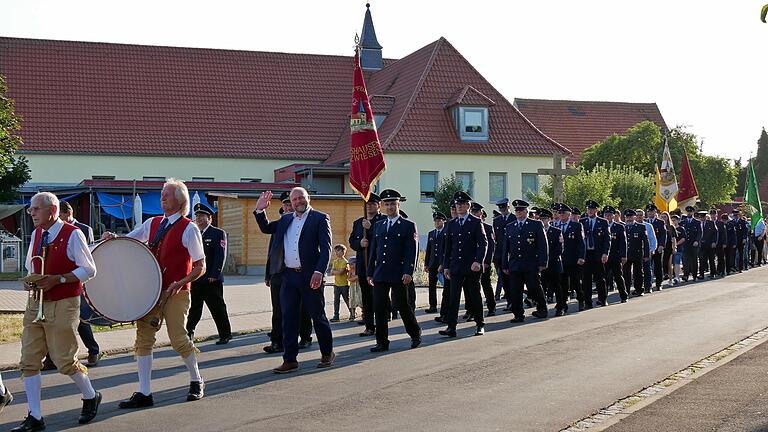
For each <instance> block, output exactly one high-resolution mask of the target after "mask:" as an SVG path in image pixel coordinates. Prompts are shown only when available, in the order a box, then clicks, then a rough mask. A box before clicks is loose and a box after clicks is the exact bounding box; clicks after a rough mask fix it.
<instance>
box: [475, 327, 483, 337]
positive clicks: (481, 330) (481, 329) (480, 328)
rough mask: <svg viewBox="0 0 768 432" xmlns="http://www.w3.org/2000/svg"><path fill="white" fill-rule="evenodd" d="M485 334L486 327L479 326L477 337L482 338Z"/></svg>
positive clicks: (476, 332) (476, 331)
mask: <svg viewBox="0 0 768 432" xmlns="http://www.w3.org/2000/svg"><path fill="white" fill-rule="evenodd" d="M484 334H485V326H477V330H475V336H482V335H484Z"/></svg>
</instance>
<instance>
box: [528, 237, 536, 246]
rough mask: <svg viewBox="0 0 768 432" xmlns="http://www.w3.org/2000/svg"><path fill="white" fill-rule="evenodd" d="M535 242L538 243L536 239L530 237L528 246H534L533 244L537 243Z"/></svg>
mask: <svg viewBox="0 0 768 432" xmlns="http://www.w3.org/2000/svg"><path fill="white" fill-rule="evenodd" d="M535 241H536V239H535V238H533V237H528V244H533V242H535Z"/></svg>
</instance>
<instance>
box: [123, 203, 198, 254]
mask: <svg viewBox="0 0 768 432" xmlns="http://www.w3.org/2000/svg"><path fill="white" fill-rule="evenodd" d="M153 219H154V218H149V219H147V220H145V221H144V223H143V224H141V225H139V226H138V227H136V228H135V229H134V230H133V231H131V232H129V233H128V234H127V236H128V237H130V238H132V239H134V240H138V241H140V242H142V243H147V242H148V241H149V240H150V238H149V231H150V229H151V228H152V220H153ZM179 219H181V215H180V214H178V213H175V214H173V215H171V216H168V223H169V224H174V223H176V221H178V220H179ZM160 223H162V221H161V222H160ZM181 244H182V245H184V247H185V248H187V252H188V253H189V257H190V258H192V262H195V261H199V260H201V259H205V251H203V236H202V235H201V234H200V229H199V228H198V227H197V225H195V223H194V222H190V223H189V224H188V225H187V227H186V228H185V229H184V233H183V234H182V235H181Z"/></svg>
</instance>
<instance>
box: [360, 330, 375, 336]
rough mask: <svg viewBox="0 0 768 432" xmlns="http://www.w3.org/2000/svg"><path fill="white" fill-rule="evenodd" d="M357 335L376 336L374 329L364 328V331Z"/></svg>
mask: <svg viewBox="0 0 768 432" xmlns="http://www.w3.org/2000/svg"><path fill="white" fill-rule="evenodd" d="M358 336H360V337H366V336H376V331H375V330H373V329H365V331H364V332H362V333H360V334H359V335H358Z"/></svg>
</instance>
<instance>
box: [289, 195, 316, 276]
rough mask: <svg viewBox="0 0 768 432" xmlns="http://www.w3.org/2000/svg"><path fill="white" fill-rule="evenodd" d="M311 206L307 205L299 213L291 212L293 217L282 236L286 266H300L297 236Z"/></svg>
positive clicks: (298, 236) (299, 235) (302, 227)
mask: <svg viewBox="0 0 768 432" xmlns="http://www.w3.org/2000/svg"><path fill="white" fill-rule="evenodd" d="M310 210H312V208H311V207H309V206H307V210H306V211H305V212H304V213H302V214H301V215H300V214H298V213H296V212H293V213H292V215H293V219H292V220H291V224H290V225H288V229H287V230H286V231H285V237H283V252H284V255H285V256H284V258H283V262H284V263H285V266H286V267H288V268H300V267H301V259H299V238H300V237H301V230H303V229H304V222H306V221H307V215H308V214H309V211H310Z"/></svg>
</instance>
